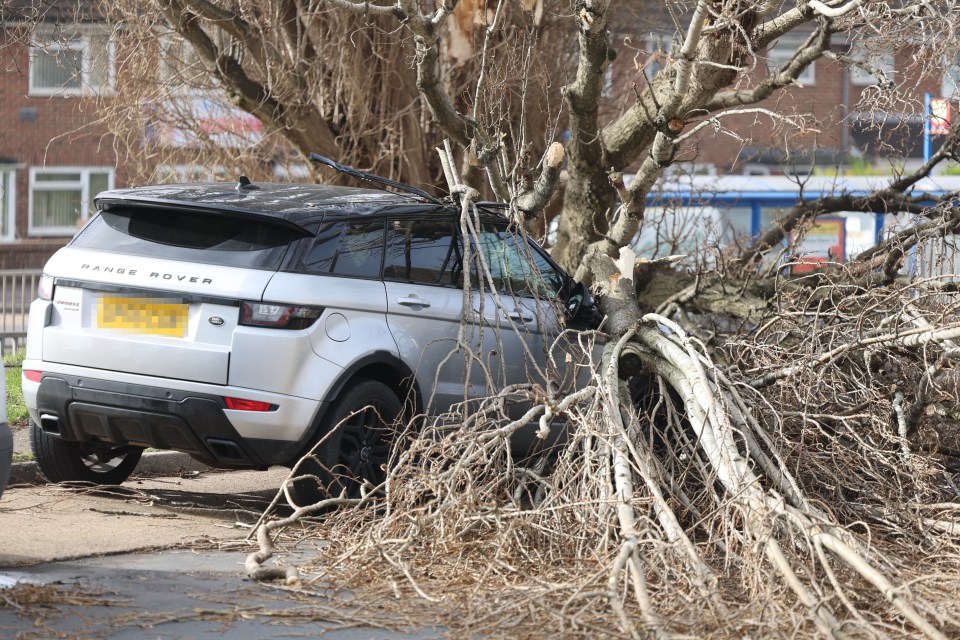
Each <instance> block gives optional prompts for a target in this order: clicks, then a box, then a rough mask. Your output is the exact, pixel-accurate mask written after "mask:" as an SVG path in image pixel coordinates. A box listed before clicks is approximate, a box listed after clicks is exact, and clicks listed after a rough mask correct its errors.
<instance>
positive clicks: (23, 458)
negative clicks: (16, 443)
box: [13, 451, 33, 462]
mask: <svg viewBox="0 0 960 640" xmlns="http://www.w3.org/2000/svg"><path fill="white" fill-rule="evenodd" d="M13 461H14V462H33V454H32V453H30V452H29V451H27V452H26V453H20V452H18V451H14V452H13Z"/></svg>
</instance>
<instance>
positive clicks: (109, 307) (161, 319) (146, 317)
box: [97, 296, 188, 338]
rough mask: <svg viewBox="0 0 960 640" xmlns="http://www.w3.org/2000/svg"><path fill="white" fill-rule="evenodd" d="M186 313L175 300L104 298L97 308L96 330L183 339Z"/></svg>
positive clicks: (181, 304)
mask: <svg viewBox="0 0 960 640" xmlns="http://www.w3.org/2000/svg"><path fill="white" fill-rule="evenodd" d="M187 310H188V305H187V304H186V303H183V302H180V301H178V300H169V299H165V298H122V297H108V296H104V297H102V298H100V300H99V303H98V305H97V327H98V328H100V329H118V330H120V331H126V332H128V333H137V334H148V335H158V336H174V337H177V338H182V337H184V336H185V335H186V334H187Z"/></svg>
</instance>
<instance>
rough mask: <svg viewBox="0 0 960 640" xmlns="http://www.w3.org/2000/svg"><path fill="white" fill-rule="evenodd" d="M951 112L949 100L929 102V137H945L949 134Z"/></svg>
mask: <svg viewBox="0 0 960 640" xmlns="http://www.w3.org/2000/svg"><path fill="white" fill-rule="evenodd" d="M951 110H952V106H951V104H950V101H949V100H946V99H944V98H933V99H931V100H930V135H932V136H945V135H947V134H948V133H950V115H951Z"/></svg>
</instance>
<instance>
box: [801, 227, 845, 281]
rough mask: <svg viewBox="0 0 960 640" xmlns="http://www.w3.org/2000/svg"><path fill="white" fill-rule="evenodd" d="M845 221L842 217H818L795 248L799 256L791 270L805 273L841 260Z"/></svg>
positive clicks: (843, 246) (843, 252)
mask: <svg viewBox="0 0 960 640" xmlns="http://www.w3.org/2000/svg"><path fill="white" fill-rule="evenodd" d="M846 222H847V221H846V220H845V219H843V218H818V219H817V221H816V222H814V223H813V225H811V227H810V228H809V229H808V230H807V234H806V235H805V236H804V237H803V242H802V243H800V246H799V247H798V249H797V250H798V251H799V252H800V255H801V257H800V259H799V260H798V261H797V263H796V264H794V265H793V272H794V273H806V272H807V271H813V270H814V269H816V268H817V267H821V266H823V265H824V264H825V263H827V262H842V261H843V258H844V256H845V253H846V252H845V251H844V248H845V246H846V243H847V228H846Z"/></svg>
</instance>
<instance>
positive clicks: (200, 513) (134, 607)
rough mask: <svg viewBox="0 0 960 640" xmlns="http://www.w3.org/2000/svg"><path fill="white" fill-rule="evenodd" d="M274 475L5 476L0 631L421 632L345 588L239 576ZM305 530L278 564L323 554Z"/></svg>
mask: <svg viewBox="0 0 960 640" xmlns="http://www.w3.org/2000/svg"><path fill="white" fill-rule="evenodd" d="M287 473H288V470H287V469H285V468H273V469H270V470H269V471H265V472H258V471H233V472H215V471H213V470H206V471H203V472H200V473H196V472H186V473H185V474H183V475H180V476H165V477H153V478H146V477H134V478H132V479H131V480H129V481H127V482H125V483H124V484H123V485H121V486H119V487H83V488H78V487H65V486H60V485H32V486H27V485H14V486H13V487H11V488H8V490H7V491H6V493H4V495H3V498H2V499H0V638H48V637H58V638H84V639H86V638H93V637H96V638H123V639H126V638H130V639H133V638H137V639H139V638H217V639H222V638H282V637H315V636H319V635H322V636H323V637H324V638H332V639H335V640H360V639H365V638H390V639H392V638H414V637H416V638H434V637H440V636H441V635H442V633H443V630H441V629H435V628H428V627H422V626H418V627H412V628H411V627H410V626H409V622H406V621H404V620H402V619H392V618H390V617H389V616H387V615H385V616H384V618H383V619H382V620H378V626H377V627H375V628H374V627H368V626H358V625H356V624H355V623H354V615H353V613H352V612H359V611H364V612H365V616H364V619H366V620H369V619H370V616H369V610H368V603H354V602H353V600H352V596H351V594H349V593H343V592H334V591H329V592H318V591H316V590H314V591H313V592H312V594H310V595H305V594H302V593H295V592H290V591H284V590H281V589H278V588H276V587H272V586H269V585H261V584H253V583H251V582H248V581H246V580H245V579H244V578H243V562H244V559H245V557H246V554H247V553H249V552H250V551H253V550H254V549H255V547H254V546H253V545H252V544H250V543H248V542H245V541H244V538H245V536H246V535H247V533H248V532H249V530H250V525H252V524H253V523H254V522H255V521H256V519H257V518H258V517H259V514H260V513H261V512H262V511H263V509H265V508H266V507H267V505H268V504H269V503H270V501H271V499H272V498H273V496H274V494H275V492H276V488H277V487H278V486H279V485H280V483H281V481H282V480H283V478H284V477H286V474H287ZM323 547H324V542H323V541H322V540H312V539H306V540H303V541H301V542H300V543H299V545H298V546H297V548H296V549H294V550H293V556H292V557H290V556H287V559H288V561H292V562H295V563H298V564H299V562H298V559H299V558H301V557H303V556H305V555H309V556H310V557H315V556H316V555H318V554H322V553H323Z"/></svg>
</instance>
